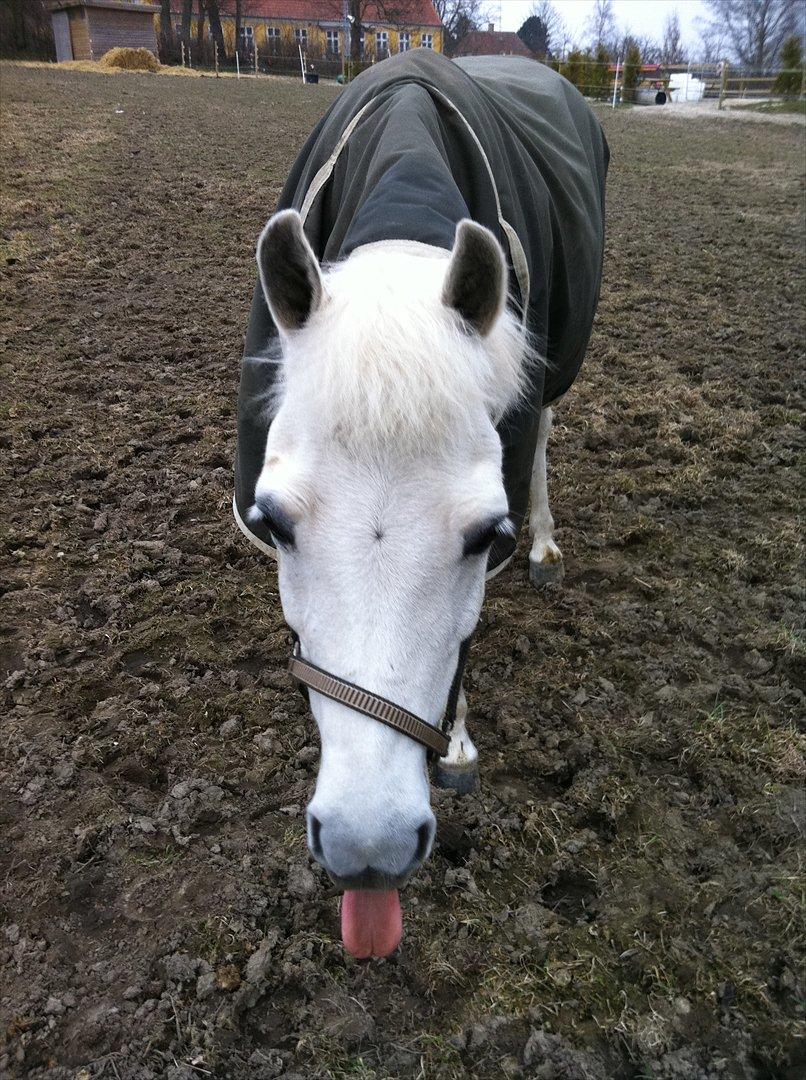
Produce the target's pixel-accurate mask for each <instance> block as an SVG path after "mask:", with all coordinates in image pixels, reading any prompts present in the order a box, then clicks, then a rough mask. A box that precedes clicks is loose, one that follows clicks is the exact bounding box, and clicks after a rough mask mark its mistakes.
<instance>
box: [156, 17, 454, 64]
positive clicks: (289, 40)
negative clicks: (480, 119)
mask: <svg viewBox="0 0 806 1080" xmlns="http://www.w3.org/2000/svg"><path fill="white" fill-rule="evenodd" d="M173 21H174V24H176V23H178V22H179V17H178V16H175V17H174V20H173ZM154 23H155V30H156V33H157V40H158V41H159V16H158V15H155V16H154ZM241 25H242V26H251V27H252V28H253V31H254V39H255V41H256V42H257V46H258V49H264V48H265V47H266V44H267V36H266V28H267V27H268V26H279V28H280V31H281V33H282V38H281V40H282V43H283V47H284V48H289V47H291V48H293V47H294V46H295V45H296V39H295V38H294V30H295V29H297V27H300V28H304V29H306V30H307V31H308V47H309V48H310V49H312V50H315V51H316V52H320V51H321V52H322V53H324V52H325V50H326V49H327V36H326V33H325V30H326V28H324V27H321V26H318V25H317V24H316V23H305V22H291V21H280V20H277V19H259V18H257V17H255V16H251V17H250V16H244V18H243V19H242V20H241ZM221 29H222V31H223V34H224V45H225V47H226V50H227V53H228V54H230V55H231V54H232V53H233V52H234V51H235V19H234V18H232V17H231V16H227V15H223V14H222V16H221ZM205 30H206V31H208V32H209V24H207V26H206V27H205ZM376 30H386V32H387V33H388V35H389V52H390V53H391V54H392V55H394V54H395V53H397V52H398V51H399V32H398V31H397V30H395V29H394V28H393V27H391V26H383V25H379V26H372V27H367V28H365V30H364V42H365V45H364V55H365V57H366V58H367V59H371V58H372V57H373V56H374V55H375V31H376ZM196 33H197V26H196V20H195V19H192V20H191V23H190V46H191V49H192V48H193V46H194V45H195V43H196ZM408 33H409V37H410V46H409V47H410V48H412V49H416V48H418V47H419V46H420V43H421V39H422V35H423V34H430V35H431V37H432V39H433V43H434V46H433V47H434V52H442V28H441V27H436V26H435V27H424V28H423V29H417V28H412V29H410V30H409V31H408ZM339 48H340V50H341V53H340V55H341V54H343V52H344V31H343V30H342V29H341V28H339Z"/></svg>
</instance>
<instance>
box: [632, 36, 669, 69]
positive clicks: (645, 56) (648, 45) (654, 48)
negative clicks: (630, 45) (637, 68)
mask: <svg viewBox="0 0 806 1080" xmlns="http://www.w3.org/2000/svg"><path fill="white" fill-rule="evenodd" d="M635 44H636V45H637V46H638V49H639V51H640V53H641V60H642V61H643V63H645V64H659V63H660V62H661V57H662V55H663V46H662V45H661V43H660V42H659V41H656V40H655V38H653V37H650V36H649V35H648V34H644V35H642V36H641V37H636V38H635Z"/></svg>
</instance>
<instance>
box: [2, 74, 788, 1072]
mask: <svg viewBox="0 0 806 1080" xmlns="http://www.w3.org/2000/svg"><path fill="white" fill-rule="evenodd" d="M2 90H3V95H2V96H3V121H2V143H3V145H2V150H3V158H4V163H5V164H4V184H3V207H2V209H3V222H2V236H1V237H0V276H2V283H3V304H4V307H3V312H2V325H1V326H0V341H2V345H3V347H4V351H5V367H4V374H3V398H4V401H3V406H2V407H3V428H2V436H1V439H2V441H1V442H0V448H2V456H1V457H0V468H1V469H2V475H3V481H4V491H5V494H4V518H3V539H2V549H1V552H2V570H3V580H4V582H5V593H4V596H3V600H2V615H1V616H0V618H1V623H0V631H1V632H2V663H3V668H4V678H5V680H6V681H5V689H4V691H3V693H4V699H3V718H2V740H0V747H1V749H0V753H2V774H1V775H0V815H1V816H0V821H2V833H1V834H0V836H1V839H0V887H2V901H1V905H2V906H1V907H0V922H1V923H2V933H0V942H1V943H2V944H1V945H0V964H1V965H2V978H1V980H0V982H1V985H0V1014H1V1015H2V1033H3V1034H2V1042H0V1074H2V1075H3V1076H10V1077H20V1076H26V1077H37V1078H39V1077H48V1078H67V1077H70V1078H73V1077H75V1078H81V1080H87V1078H90V1077H96V1076H105V1077H108V1078H113V1077H118V1078H120V1080H146V1078H154V1077H167V1078H170V1080H180V1078H182V1080H184V1078H187V1080H190V1078H191V1077H197V1078H198V1077H203V1076H213V1077H217V1078H218V1077H220V1078H225V1077H226V1078H233V1080H235V1078H239V1080H240V1078H247V1077H248V1078H255V1080H263V1078H270V1077H279V1076H284V1077H287V1078H289V1080H290V1078H291V1077H297V1078H300V1077H319V1076H327V1077H340V1076H351V1077H412V1078H414V1077H426V1078H443V1077H444V1078H449V1077H466V1076H467V1077H502V1076H507V1077H537V1078H541V1080H551V1078H554V1080H583V1078H586V1080H609V1078H622V1080H627V1078H634V1080H638V1078H643V1080H648V1078H650V1077H652V1078H655V1080H698V1078H703V1080H704V1078H717V1077H727V1078H734V1077H736V1078H774V1077H792V1078H794V1077H795V1076H796V1075H803V1074H802V1072H800V1069H801V1068H803V1062H804V1057H803V1053H802V1050H799V1049H798V1047H799V1046H802V1043H798V1041H797V1035H798V1028H797V1023H798V1016H799V1012H798V1010H799V1006H800V1004H801V1003H802V999H803V986H802V982H801V981H800V976H801V971H802V969H801V966H800V962H801V960H802V957H803V952H802V945H803V923H802V919H801V909H800V906H799V905H800V903H801V901H802V891H801V890H802V887H803V886H802V878H800V877H799V871H800V863H799V858H798V843H799V838H801V837H802V829H803V823H804V805H803V798H802V792H803V787H802V785H803V777H804V768H803V757H802V749H803V743H802V737H801V736H799V735H798V734H797V730H796V727H795V725H796V722H797V720H798V718H802V716H803V713H804V689H806V685H805V683H804V644H803V636H802V630H801V626H802V624H801V621H800V620H801V616H802V611H803V608H802V600H803V594H804V588H803V584H804V582H803V576H802V564H801V558H802V549H801V547H800V546H799V545H800V537H799V532H798V528H797V525H796V512H797V511H798V509H799V507H798V499H799V486H798V476H799V474H798V465H799V460H800V462H801V464H802V458H800V459H799V456H798V455H799V454H800V452H801V451H802V448H803V427H802V424H803V414H802V411H801V408H802V404H803V400H802V391H803V384H802V382H801V381H800V376H801V372H802V363H803V339H804V313H803V304H802V301H803V295H804V293H803V288H804V281H803V278H804V273H803V260H802V250H803V247H802V245H803V242H804V226H803V219H802V216H801V213H802V205H803V204H802V198H803V188H802V183H801V181H802V162H803V152H804V133H803V130H802V129H801V128H784V127H778V126H773V125H766V124H753V125H750V124H732V123H730V122H726V121H724V120H722V119H719V120H717V119H714V120H701V121H698V122H697V123H696V124H694V123H687V122H686V120H685V119H680V120H674V119H673V118H667V119H666V120H665V121H664V122H663V123H660V124H659V123H656V122H653V121H652V119H651V117H650V115H649V114H650V113H651V110H646V111H644V112H641V111H639V110H635V111H618V112H616V113H611V112H610V111H603V112H602V114H601V115H602V119H603V122H604V124H605V127H606V129H607V134H608V138H609V140H610V143H611V147H612V151H613V165H612V173H611V180H610V189H609V207H610V209H609V215H610V216H609V238H608V245H607V258H606V271H605V286H604V293H603V297H602V304H601V309H600V315H599V319H598V324H597V328H596V331H595V334H594V338H593V342H592V345H591V349H590V355H589V359H588V361H587V364H586V367H585V369H584V371H583V374H582V377H581V378H580V379H579V382H578V384H577V386H576V388H575V389H574V391H573V393H572V394H570V395H569V396H568V398H567V400H566V401H565V402H564V403H563V404H562V406H561V408H560V410H559V415H558V422H557V425H556V428H555V433H554V439H553V448H552V449H553V452H552V471H551V491H552V500H553V507H554V514H555V517H556V519H557V523H558V540H559V543H560V545H561V547H562V548H563V550H564V553H565V557H566V564H567V577H566V581H565V584H564V585H563V586H562V587H561V588H558V589H555V590H551V591H546V592H543V593H542V594H538V593H536V592H534V591H533V590H531V589H530V587H529V585H528V580H527V572H526V547H525V544H524V545H522V550H521V553H520V558H519V560H518V561H517V563H516V565H515V566H514V567H513V568H512V569H511V570H510V571H509V572H508V573H507V574H506V575H504V576H502V577H500V578H498V579H496V580H495V581H494V582H493V583H492V584H491V586H490V589H489V594H488V601H487V605H486V609H485V611H486V613H485V616H484V619H483V624H482V627H481V629H480V632H479V634H478V637H477V640H476V643H475V645H474V647H473V651H472V656H471V660H470V665H469V680H468V696H469V698H470V702H471V708H472V710H473V711H474V713H475V718H476V719H475V725H474V736H475V737H476V738H477V741H478V744H479V747H480V751H481V758H482V769H483V781H482V787H481V790H480V792H479V793H478V794H477V795H474V796H468V797H464V798H459V797H456V796H454V795H452V794H449V793H446V792H440V791H435V792H434V802H435V804H436V806H437V810H438V817H439V835H438V841H437V844H436V848H435V851H434V854H433V856H432V858H431V859H430V861H429V863H428V865H427V867H426V868H425V870H424V871H423V872H421V873H420V874H419V876H418V877H417V879H416V880H415V881H413V882H412V884H411V886H410V887H409V888H408V889H407V890H406V893H405V896H404V906H405V920H406V933H405V938H404V945H403V948H402V949H401V951H400V952H399V954H398V955H396V956H395V957H394V958H392V959H390V960H388V961H377V962H373V963H371V964H368V965H367V964H357V963H355V962H354V961H352V960H350V959H349V958H348V957H346V956H345V954H344V952H343V950H342V947H341V944H340V940H339V930H338V899H337V897H336V895H334V892H333V890H332V889H331V888H330V887H329V884H328V881H327V880H326V878H325V876H324V874H323V873H322V872H320V870H319V869H318V868H317V867H316V866H314V865H312V863H311V861H310V859H309V857H308V855H307V853H306V848H305V842H304V836H303V811H304V806H305V803H306V800H307V798H308V795H309V792H310V791H311V787H312V783H313V780H314V776H315V772H316V759H317V749H316V747H317V743H316V739H315V736H314V732H313V730H312V724H311V721H310V720H309V718H308V716H307V715H306V712H305V710H304V708H303V705H302V701H301V698H300V697H299V696H298V695H297V694H296V693H294V692H292V689H291V686H290V685H289V681H288V679H287V677H286V675H285V673H284V668H285V664H286V637H285V631H284V627H283V622H282V617H281V612H280V606H279V603H278V598H277V587H276V577H275V572H274V569H273V567H272V564H271V563H269V562H268V561H267V560H266V559H265V558H264V557H262V556H261V555H260V554H259V553H257V552H256V551H255V550H254V549H253V548H251V547H250V546H249V545H248V544H247V543H246V542H245V541H244V539H243V538H242V537H241V536H240V534H239V533H238V532H237V531H236V529H235V527H234V525H233V523H232V519H231V516H230V499H231V493H232V457H233V431H234V403H235V394H236V386H237V378H238V359H239V352H240V347H241V339H242V333H243V330H244V327H245V321H246V313H247V310H248V305H249V301H250V294H251V289H252V282H253V276H254V267H253V261H252V260H253V256H252V251H253V245H254V241H255V238H256V236H257V234H258V232H259V230H260V228H261V226H262V224H263V222H264V220H265V218H266V216H267V215H268V213H269V211H270V210H271V207H272V204H273V201H274V200H275V198H276V196H277V194H278V191H279V189H280V186H281V183H282V180H283V178H284V176H285V174H286V171H287V170H288V168H289V166H290V164H291V162H292V160H293V158H294V156H295V153H296V152H297V150H298V149H299V147H300V145H301V143H302V141H303V139H304V137H305V135H306V133H307V132H308V130H309V129H310V127H311V126H312V125H313V123H314V122H315V121H316V119H317V118H318V116H319V115H320V114H321V113H322V112H323V111H324V109H325V107H326V106H327V104H328V103H329V102H330V101H331V100H333V98H334V97H335V95H336V93H337V92H338V91H337V90H336V89H335V88H334V87H329V86H324V85H323V86H319V87H308V88H304V87H302V86H300V85H299V84H297V83H292V82H290V81H289V82H281V81H273V80H268V79H267V80H262V81H261V82H260V83H259V84H257V85H256V84H255V83H254V82H253V81H247V80H243V81H242V82H240V83H237V82H235V81H233V80H227V81H221V82H216V81H215V80H213V79H199V80H182V79H170V80H169V79H160V78H159V77H154V76H139V75H131V76H126V77H120V78H117V79H109V78H104V77H101V76H95V75H92V74H84V73H79V72H59V71H56V70H53V69H50V70H36V69H31V68H27V69H22V68H15V67H13V66H9V65H6V66H4V67H3V68H2Z"/></svg>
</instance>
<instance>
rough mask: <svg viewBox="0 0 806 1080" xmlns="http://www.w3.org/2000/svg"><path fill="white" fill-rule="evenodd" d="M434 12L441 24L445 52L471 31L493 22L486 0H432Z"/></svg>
mask: <svg viewBox="0 0 806 1080" xmlns="http://www.w3.org/2000/svg"><path fill="white" fill-rule="evenodd" d="M434 10H435V11H436V13H437V16H438V17H439V21H440V22H441V23H442V29H443V32H444V35H445V46H446V49H447V50H453V49H454V48H455V47H456V46H457V45H458V44H459V42H460V41H461V40H462V38H464V37H467V35H468V34H469V33H470V32H471V30H478V29H479V28H480V27H482V26H484V24H485V23H487V22H492V21H493V16H492V14H491V8H490V5H489V4H488V3H487V2H486V0H434Z"/></svg>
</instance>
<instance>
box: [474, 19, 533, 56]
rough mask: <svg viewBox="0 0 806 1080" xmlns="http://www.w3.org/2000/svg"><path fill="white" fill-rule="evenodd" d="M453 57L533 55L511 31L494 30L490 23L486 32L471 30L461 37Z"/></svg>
mask: <svg viewBox="0 0 806 1080" xmlns="http://www.w3.org/2000/svg"><path fill="white" fill-rule="evenodd" d="M454 55H455V56H528V57H529V59H530V60H534V59H536V58H535V54H534V53H533V52H532V50H531V49H527V47H526V46H525V45H524V43H523V42H522V41H521V39H520V38H519V37H518V35H517V34H515V33H513V32H512V31H504V30H494V29H493V24H492V23H490V24H489V26H488V27H487V29H486V30H471V31H470V33H469V34H468V35H467V36H466V37H463V38H462V40H461V41H460V42H459V44H458V45H457V46H456V49H455V51H454Z"/></svg>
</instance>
